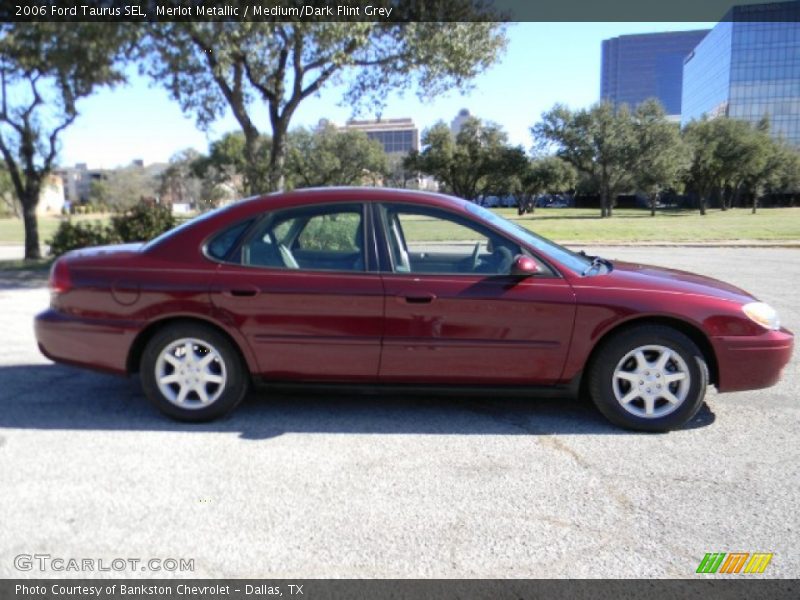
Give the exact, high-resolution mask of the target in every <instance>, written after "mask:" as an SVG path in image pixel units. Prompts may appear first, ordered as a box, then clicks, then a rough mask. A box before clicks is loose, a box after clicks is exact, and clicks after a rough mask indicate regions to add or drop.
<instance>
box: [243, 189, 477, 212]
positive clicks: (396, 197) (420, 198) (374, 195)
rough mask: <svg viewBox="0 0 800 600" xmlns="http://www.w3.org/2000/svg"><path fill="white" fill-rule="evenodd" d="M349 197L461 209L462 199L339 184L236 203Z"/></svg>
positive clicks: (290, 203)
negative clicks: (338, 185)
mask: <svg viewBox="0 0 800 600" xmlns="http://www.w3.org/2000/svg"><path fill="white" fill-rule="evenodd" d="M347 199H351V200H354V201H358V202H370V201H371V202H403V201H407V202H420V203H423V204H432V205H437V206H441V207H450V208H455V207H460V208H463V206H464V203H465V202H466V201H465V200H463V199H461V198H456V197H454V196H448V195H445V194H439V193H436V192H427V191H421V190H409V189H399V188H383V187H363V186H340V187H314V188H302V189H298V190H292V191H289V192H272V193H270V194H264V195H259V196H251V197H250V198H245V199H243V200H240V201H238V202H236V203H235V204H236V205H248V206H250V207H252V205H253V204H267V205H271V206H277V205H280V206H294V205H301V204H305V203H306V202H309V201H311V202H313V203H324V202H342V201H346V200H347Z"/></svg>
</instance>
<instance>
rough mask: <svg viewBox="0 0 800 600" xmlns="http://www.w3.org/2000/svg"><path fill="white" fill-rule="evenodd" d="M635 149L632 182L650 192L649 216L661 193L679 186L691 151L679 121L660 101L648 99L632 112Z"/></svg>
mask: <svg viewBox="0 0 800 600" xmlns="http://www.w3.org/2000/svg"><path fill="white" fill-rule="evenodd" d="M632 129H633V138H634V144H635V148H636V152H635V155H634V161H633V181H634V184H635V186H636V189H637V190H639V191H641V192H644V193H645V194H647V197H648V201H649V204H650V215H651V216H655V214H656V205H657V204H658V199H659V196H660V195H661V193H662V192H663V191H664V190H667V189H675V188H677V187H679V186H680V183H681V181H682V178H683V176H684V173H685V171H686V169H688V167H689V151H688V149H687V147H686V145H685V144H684V143H683V140H682V138H681V135H680V127H679V126H678V124H677V123H670V122H669V121H667V117H666V113H665V112H664V108H663V107H662V106H661V104H660V103H659V102H658V101H657V100H646V101H645V102H642V103H641V104H640V105H639V106H637V107H636V110H635V111H634V112H633V115H632Z"/></svg>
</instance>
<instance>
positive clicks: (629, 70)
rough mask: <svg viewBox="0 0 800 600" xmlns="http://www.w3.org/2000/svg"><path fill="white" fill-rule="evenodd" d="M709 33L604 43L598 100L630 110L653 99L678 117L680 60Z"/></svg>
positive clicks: (679, 33) (623, 37)
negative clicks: (627, 107) (629, 108)
mask: <svg viewBox="0 0 800 600" xmlns="http://www.w3.org/2000/svg"><path fill="white" fill-rule="evenodd" d="M708 32H709V30H707V29H703V30H697V31H674V32H666V33H644V34H637V35H621V36H619V37H615V38H611V39H608V40H603V58H602V73H601V77H600V98H601V99H602V100H608V101H610V102H611V103H613V104H614V106H620V105H621V104H627V105H629V106H630V107H634V106H636V105H637V104H640V103H641V102H643V101H644V100H647V99H648V98H656V99H658V100H659V101H660V102H661V104H663V105H664V109H665V110H666V112H667V114H668V115H672V116H674V117H677V116H679V115H680V114H681V80H682V76H683V60H684V59H685V58H686V56H687V55H688V54H689V53H690V52H691V51H692V50H693V49H694V47H695V46H697V44H698V43H700V41H701V40H702V39H703V38H704V37H705V36H706V34H707V33H708Z"/></svg>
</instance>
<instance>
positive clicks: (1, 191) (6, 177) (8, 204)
mask: <svg viewBox="0 0 800 600" xmlns="http://www.w3.org/2000/svg"><path fill="white" fill-rule="evenodd" d="M8 215H13V216H15V217H19V202H17V199H16V198H15V197H14V184H13V183H12V182H11V175H10V174H9V173H8V169H7V168H6V166H5V163H2V164H0V216H8Z"/></svg>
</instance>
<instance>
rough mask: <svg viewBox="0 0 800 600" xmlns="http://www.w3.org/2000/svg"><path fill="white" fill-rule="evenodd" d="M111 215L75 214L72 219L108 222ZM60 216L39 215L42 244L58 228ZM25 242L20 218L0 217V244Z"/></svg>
mask: <svg viewBox="0 0 800 600" xmlns="http://www.w3.org/2000/svg"><path fill="white" fill-rule="evenodd" d="M110 218H111V217H110V216H109V215H104V214H97V215H76V216H73V217H72V220H73V221H100V222H102V223H104V224H105V223H108V222H109V219H110ZM61 221H62V218H61V217H39V241H40V242H41V243H42V244H45V243H47V240H49V239H50V238H51V237H53V234H54V233H55V232H56V229H58V224H59V223H61ZM24 242H25V228H24V227H23V225H22V219H0V244H22V243H24Z"/></svg>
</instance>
